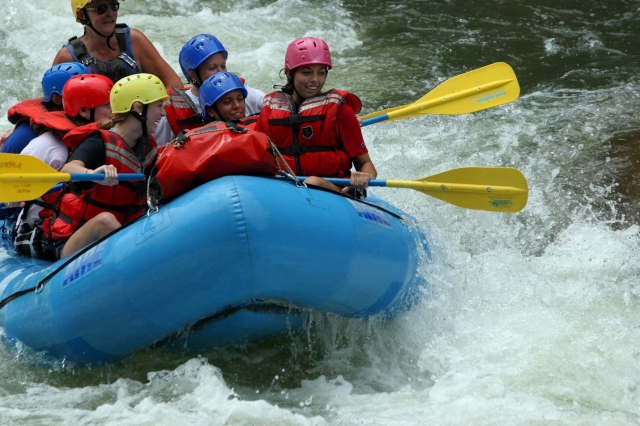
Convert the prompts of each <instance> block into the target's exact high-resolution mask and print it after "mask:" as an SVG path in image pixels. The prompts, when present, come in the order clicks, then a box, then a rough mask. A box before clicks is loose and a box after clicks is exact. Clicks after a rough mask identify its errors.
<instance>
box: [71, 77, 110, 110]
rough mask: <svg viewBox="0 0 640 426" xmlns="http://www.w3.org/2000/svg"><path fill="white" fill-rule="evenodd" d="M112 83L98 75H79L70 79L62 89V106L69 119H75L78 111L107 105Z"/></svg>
mask: <svg viewBox="0 0 640 426" xmlns="http://www.w3.org/2000/svg"><path fill="white" fill-rule="evenodd" d="M111 88H113V81H111V79H110V78H108V77H105V76H104V75H100V74H81V75H74V76H73V77H71V78H70V79H69V80H68V81H67V82H66V83H65V85H64V87H63V88H62V106H63V107H64V112H65V113H66V114H67V115H68V116H69V117H76V116H77V115H78V114H79V113H80V109H82V108H83V107H87V108H90V109H94V108H97V107H99V106H100V105H104V104H108V103H109V94H110V93H111Z"/></svg>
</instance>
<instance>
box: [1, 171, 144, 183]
mask: <svg viewBox="0 0 640 426" xmlns="http://www.w3.org/2000/svg"><path fill="white" fill-rule="evenodd" d="M143 179H144V175H143V174H140V173H121V174H119V175H118V180H143ZM102 180H104V174H102V173H85V174H82V173H55V174H54V173H28V174H27V173H2V174H0V182H7V183H9V182H52V183H58V182H68V181H72V182H87V181H102Z"/></svg>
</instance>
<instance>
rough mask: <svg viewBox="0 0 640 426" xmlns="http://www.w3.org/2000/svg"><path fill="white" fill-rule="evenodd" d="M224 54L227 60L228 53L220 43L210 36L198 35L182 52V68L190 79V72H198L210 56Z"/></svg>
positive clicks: (183, 47)
mask: <svg viewBox="0 0 640 426" xmlns="http://www.w3.org/2000/svg"><path fill="white" fill-rule="evenodd" d="M216 53H222V54H223V55H224V58H225V59H227V51H226V50H225V48H224V46H223V45H222V43H220V41H219V40H218V39H217V38H215V37H214V36H212V35H210V34H198V35H197V36H195V37H193V38H192V39H191V40H189V41H188V42H186V43H185V45H184V46H182V49H181V50H180V58H179V60H180V68H182V73H183V74H184V76H185V77H186V78H187V81H189V80H190V78H189V70H196V69H197V68H198V67H199V66H200V64H201V63H203V62H204V61H205V60H206V59H207V58H208V57H209V56H211V55H215V54H216Z"/></svg>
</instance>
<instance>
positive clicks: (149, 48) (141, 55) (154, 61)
mask: <svg viewBox="0 0 640 426" xmlns="http://www.w3.org/2000/svg"><path fill="white" fill-rule="evenodd" d="M131 44H132V45H133V53H134V55H135V57H136V60H137V62H138V65H139V66H140V69H141V70H142V72H145V73H149V74H153V75H155V76H157V77H158V78H159V79H160V80H162V82H163V83H164V85H165V86H166V87H178V88H181V87H183V86H184V84H183V83H182V81H181V80H180V77H178V74H176V72H175V71H174V70H173V68H171V66H170V65H169V64H168V63H167V61H165V60H164V58H163V57H162V56H160V53H159V52H158V50H157V49H156V48H155V46H154V45H153V43H151V41H149V39H148V38H147V36H145V35H144V34H143V33H142V32H140V31H138V30H136V29H135V28H131Z"/></svg>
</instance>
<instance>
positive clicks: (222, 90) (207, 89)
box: [198, 71, 247, 118]
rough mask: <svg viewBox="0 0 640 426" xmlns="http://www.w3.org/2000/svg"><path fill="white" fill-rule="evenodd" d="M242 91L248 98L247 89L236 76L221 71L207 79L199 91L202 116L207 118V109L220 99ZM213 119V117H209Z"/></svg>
mask: <svg viewBox="0 0 640 426" xmlns="http://www.w3.org/2000/svg"><path fill="white" fill-rule="evenodd" d="M238 89H239V90H241V91H242V95H243V96H244V97H245V98H246V97H247V89H245V87H244V84H242V82H241V81H240V79H239V78H238V77H236V75H235V74H233V73H230V72H227V71H221V72H217V73H215V74H214V75H212V76H211V77H209V78H207V79H206V80H205V81H204V83H202V86H200V89H199V91H198V100H199V101H200V108H202V115H203V116H204V117H205V118H207V117H208V114H207V107H209V106H212V105H214V104H215V103H216V102H217V101H218V99H220V98H221V97H223V96H224V95H226V94H227V93H229V92H231V91H234V90H238ZM209 118H211V117H209Z"/></svg>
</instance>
